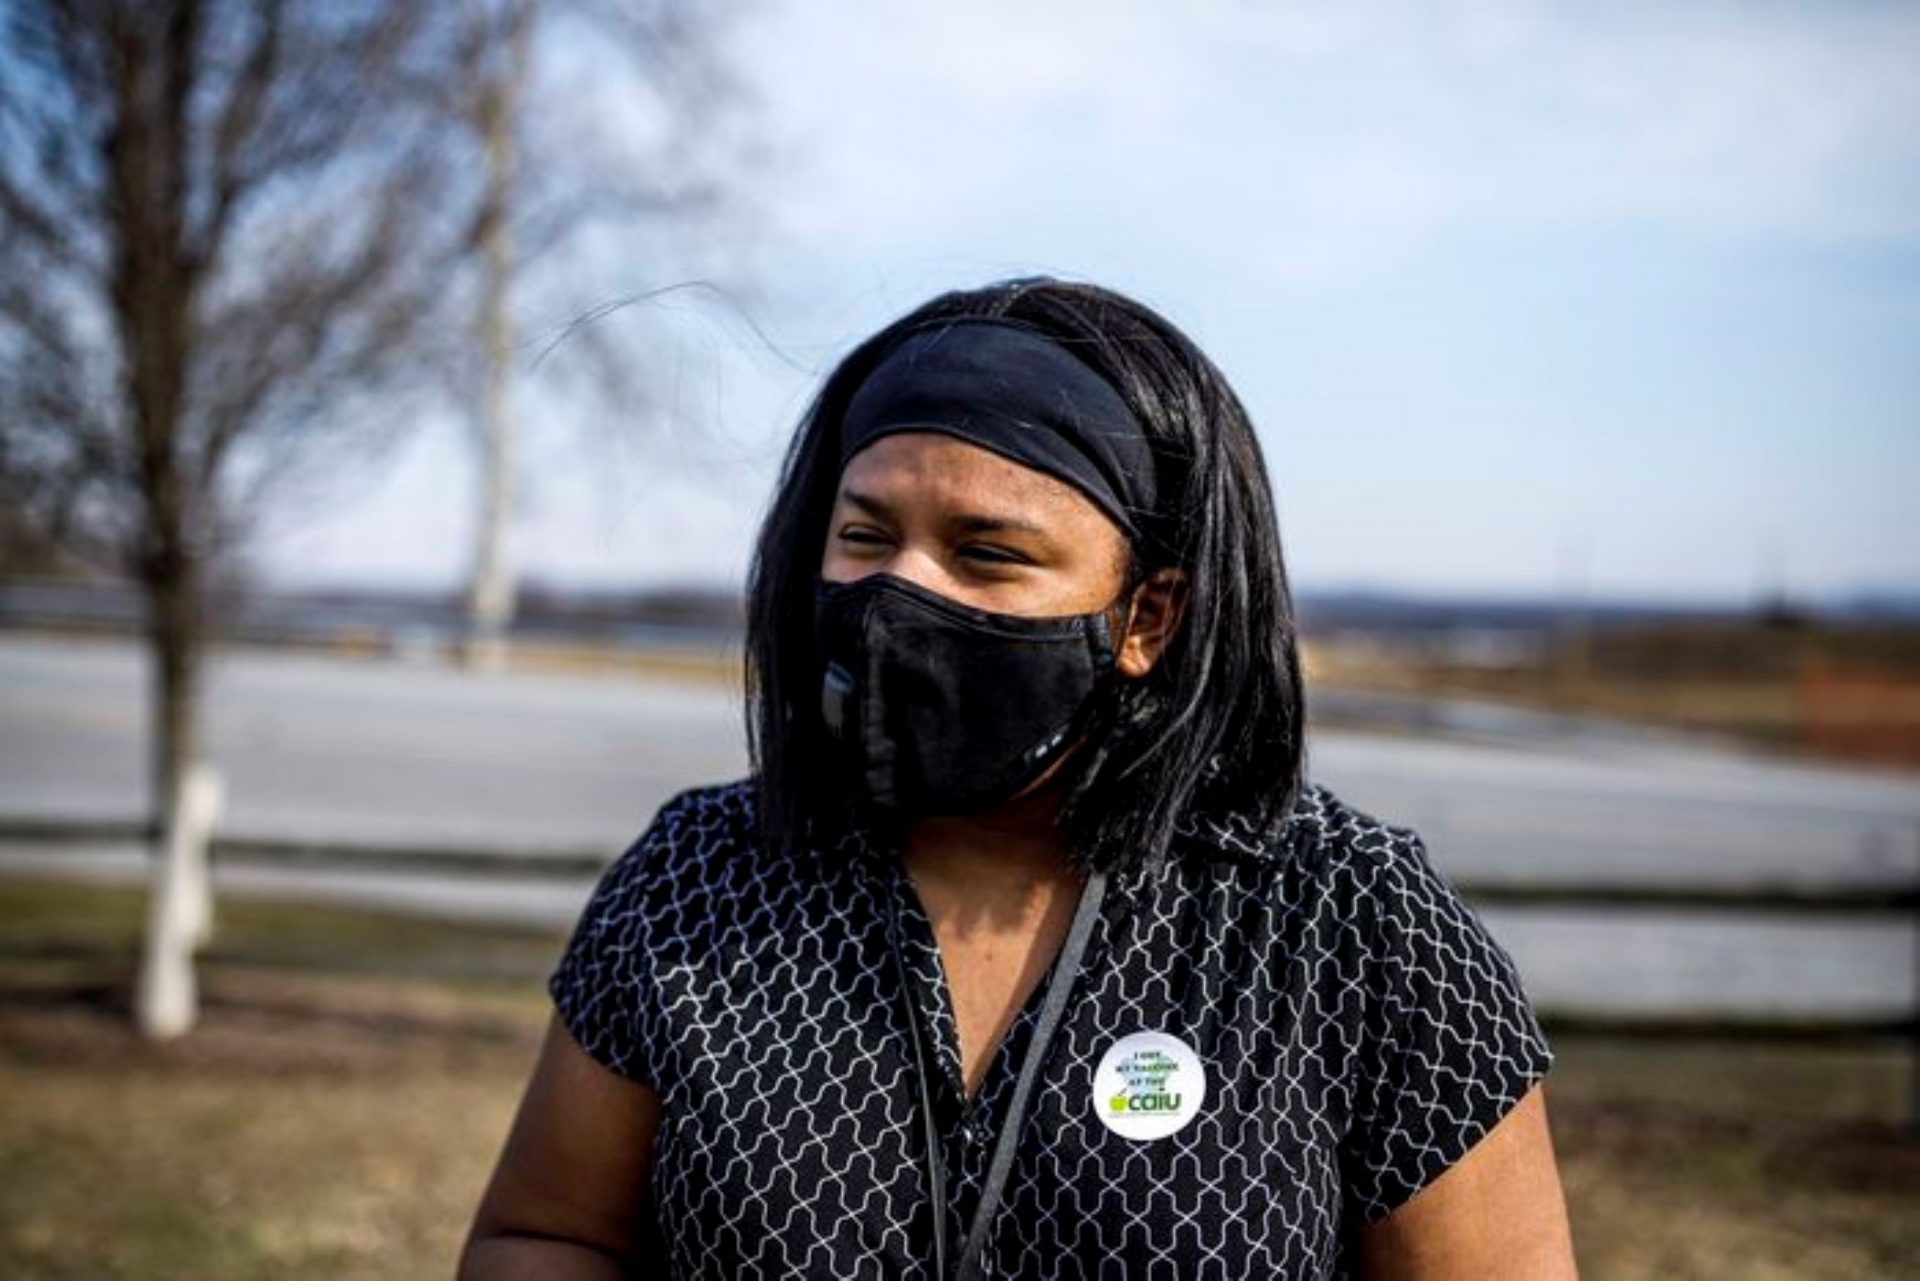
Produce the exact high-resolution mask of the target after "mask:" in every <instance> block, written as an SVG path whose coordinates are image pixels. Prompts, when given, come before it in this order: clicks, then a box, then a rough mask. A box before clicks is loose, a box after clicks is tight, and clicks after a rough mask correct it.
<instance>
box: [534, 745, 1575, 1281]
mask: <svg viewBox="0 0 1920 1281" xmlns="http://www.w3.org/2000/svg"><path fill="white" fill-rule="evenodd" d="M752 789H753V783H752V781H751V780H742V781H740V782H735V783H731V784H727V785H724V786H716V787H705V788H696V789H693V790H691V791H688V792H684V793H682V794H681V795H679V796H677V797H675V798H674V799H673V800H671V801H669V802H668V803H667V804H666V805H665V806H663V807H662V808H661V810H660V812H659V814H658V815H657V817H656V818H655V819H654V821H653V823H652V824H651V826H649V827H648V828H647V830H646V831H645V833H644V834H642V835H641V837H640V838H639V840H637V841H636V842H635V843H634V845H633V846H632V848H630V849H629V850H627V851H626V853H625V854H624V855H622V856H621V858H620V859H619V860H618V861H617V862H616V863H614V864H613V865H612V866H611V867H610V868H609V869H608V871H607V872H606V874H605V876H604V877H603V878H602V880H601V881H600V884H599V886H598V888H597V889H596V890H595V892H594V894H593V897H592V899H591V901H590V902H589V903H588V904H587V906H586V909H585V911H584V912H583V913H582V915H581V918H580V922H579V925H578V927H577V928H576V929H575V931H574V934H573V938H572V941H571V942H570V943H569V945H568V947H567V949H566V952H565V954H564V956H563V957H562V959H561V961H560V963H559V965H558V967H557V968H556V970H555V971H554V973H553V975H552V977H551V979H550V980H549V983H548V987H549V991H550V992H551V994H552V997H553V1000H554V1003H555V1006H556V1008H557V1010H558V1012H559V1015H560V1017H561V1019H562V1021H563V1022H564V1023H565V1025H566V1026H567V1028H568V1029H569V1030H570V1031H571V1032H572V1034H573V1036H574V1038H575V1039H576V1040H577V1041H578V1042H579V1043H580V1045H581V1046H582V1047H583V1048H584V1049H585V1050H586V1051H587V1053H589V1054H590V1055H592V1056H593V1057H594V1058H595V1059H596V1060H598V1061H599V1062H601V1063H603V1064H605V1065H606V1066H607V1067H609V1068H611V1069H612V1070H614V1071H615V1072H619V1073H622V1074H624V1075H627V1076H630V1077H633V1078H635V1079H637V1080H639V1081H642V1082H644V1083H646V1084H647V1085H649V1086H650V1087H652V1088H653V1090H654V1091H655V1092H657V1094H658V1095H659V1097H660V1100H661V1120H660V1127H659V1131H658V1134H657V1137H656V1140H655V1150H654V1163H653V1183H652V1189H653V1200H654V1204H655V1207H656V1209H657V1217H658V1223H657V1227H658V1232H659V1243H660V1245H659V1248H660V1249H661V1250H662V1251H663V1252H664V1254H665V1256H666V1258H665V1264H667V1265H670V1268H669V1267H667V1266H663V1267H661V1268H660V1269H659V1271H660V1272H662V1273H665V1272H668V1271H670V1272H671V1274H672V1275H675V1276H682V1277H713V1278H735V1277H751V1276H808V1277H875V1276H902V1277H928V1276H931V1275H932V1271H933V1268H932V1246H931V1240H932V1232H931V1224H932V1219H931V1217H930V1216H931V1215H932V1213H933V1208H932V1206H931V1204H930V1203H929V1193H928V1186H927V1176H926V1174H925V1170H924V1165H923V1162H924V1158H925V1152H924V1147H925V1139H924V1129H923V1122H922V1113H921V1104H920V1099H921V1094H920V1089H919V1084H918V1078H917V1075H916V1068H915V1052H914V1043H913V1040H912V1034H911V1031H910V1028H911V1025H910V1024H909V1023H908V1022H907V1021H906V1013H905V1010H906V1006H907V1004H908V1003H907V1002H903V1001H902V1000H900V999H899V997H900V993H899V987H900V984H901V981H902V979H901V975H902V970H901V969H900V968H899V967H898V966H897V965H896V964H895V963H894V960H893V953H892V951H891V950H890V943H889V933H888V930H889V922H890V921H892V922H897V928H899V929H901V930H902V931H903V934H902V937H903V938H904V939H905V951H906V954H907V957H908V965H907V967H906V970H905V971H904V972H905V974H906V975H907V976H908V977H907V979H906V982H907V983H908V984H909V985H910V987H911V988H912V989H913V992H912V996H913V1001H912V1005H913V1007H914V1008H917V1009H918V1010H919V1012H920V1014H921V1017H922V1018H923V1019H924V1020H925V1022H924V1027H925V1036H926V1038H927V1042H926V1043H927V1044H929V1045H930V1046H931V1047H933V1057H934V1058H935V1059H936V1060H937V1062H936V1063H935V1065H934V1068H933V1071H934V1074H935V1075H936V1076H937V1077H938V1078H939V1079H938V1080H937V1082H936V1083H935V1092H934V1103H935V1115H936V1117H937V1119H938V1121H939V1123H940V1130H941V1133H942V1136H943V1142H944V1146H945V1158H946V1168H947V1189H948V1201H949V1204H948V1205H947V1206H946V1213H947V1214H948V1215H949V1220H948V1223H949V1227H948V1235H949V1240H952V1241H957V1240H959V1239H961V1237H962V1235H963V1234H964V1232H965V1227H966V1224H967V1222H968V1220H969V1219H970V1217H971V1215H972V1212H973V1208H974V1206H975V1204H976V1203H977V1201H978V1199H979V1195H980V1187H981V1183H982V1178H983V1174H984V1167H985V1166H986V1163H987V1158H988V1155H989V1152H990V1149H991V1147H992V1142H993V1137H994V1135H995V1133H996V1124H997V1120H998V1118H999V1117H1000V1116H1002V1115H1004V1113H1005V1110H1006V1108H1007V1104H1008V1099H1009V1095H1010V1093H1011V1092H1012V1089H1013V1084H1014V1081H1015V1078H1016V1076H1017V1073H1018V1071H1019V1065H1020V1063H1021V1060H1022V1056H1023V1054H1024V1053H1025V1050H1026V1045H1027V1042H1028V1040H1029V1039H1030V1037H1031V1034H1032V1029H1033V1023H1034V1016H1035V1014H1036V1012H1037V1010H1038V1008H1039V1005H1040V1002H1041V999H1042V995H1043V994H1044V992H1045V990H1046V988H1047V985H1048V982H1049V981H1050V978H1051V976H1049V977H1048V979H1043V980H1042V982H1041V983H1040V984H1039V986H1038V987H1037V988H1036V990H1035V993H1034V996H1033V998H1032V999H1031V1000H1029V1001H1028V1003H1027V1005H1026V1007H1025V1008H1024V1009H1023V1010H1022V1012H1021V1013H1020V1014H1019V1015H1018V1016H1017V1017H1016V1018H1015V1020H1014V1023H1013V1025H1012V1027H1011V1029H1010V1030H1009V1032H1008V1033H1007V1036H1006V1038H1005V1039H1004V1041H1003V1043H1002V1044H1001V1046H1000V1048H999V1049H998V1051H997V1052H996V1053H995V1055H994V1057H993V1059H992V1060H991V1062H990V1064H989V1067H988V1074H987V1077H986V1079H985V1081H984V1082H983V1084H982V1085H981V1087H980V1089H979V1091H978V1093H977V1095H976V1096H975V1098H974V1099H972V1100H971V1101H968V1100H967V1099H966V1097H965V1094H964V1091H963V1089H962V1086H961V1076H960V1056H959V1049H958V1038H957V1036H956V1033H955V1027H954V1021H953V1014H952V1006H951V1004H950V1002H949V999H948V995H947V990H946V985H945V980H944V978H943V976H942V973H941V970H940V964H939V954H938V951H937V949H936V947H935V945H934V941H933V933H932V929H931V926H930V924H929V922H928V920H927V917H926V915H925V913H924V911H923V910H922V909H921V907H920V905H919V902H918V900H917V899H916V898H915V896H914V894H913V893H912V890H911V886H910V885H909V883H908V882H907V880H906V878H905V875H904V873H903V872H902V871H901V869H900V867H899V863H898V860H897V859H893V858H884V857H879V856H878V855H877V854H876V851H875V849H874V848H873V847H872V846H871V845H869V844H868V843H867V841H866V840H865V839H863V838H862V837H861V836H860V834H859V833H857V832H852V831H849V832H846V833H843V834H841V835H840V837H839V838H838V839H837V840H835V841H834V842H832V843H831V845H830V847H829V846H828V843H826V842H814V843H812V844H811V845H810V846H809V847H806V848H801V849H798V850H794V851H791V852H789V853H787V854H785V855H776V854H774V853H773V852H771V851H769V850H768V849H766V848H765V847H764V845H763V843H762V842H761V841H759V840H757V839H756V835H755V832H756V824H755V820H754V806H753V800H754V796H753V790H752ZM1250 830H1251V829H1250V828H1249V827H1248V826H1247V825H1246V824H1245V823H1244V822H1239V821H1237V820H1236V818H1235V816H1234V815H1231V814H1209V815H1196V816H1194V817H1192V818H1190V819H1189V821H1188V823H1187V824H1186V825H1185V829H1184V831H1183V834H1182V836H1181V839H1180V840H1179V841H1178V842H1177V843H1176V846H1175V848H1174V852H1173V855H1172V856H1171V857H1170V858H1169V859H1168V860H1167V862H1166V863H1165V865H1164V866H1162V867H1161V868H1160V869H1159V870H1158V871H1157V872H1156V871H1150V870H1141V871H1138V872H1123V873H1117V874H1116V875H1115V877H1114V879H1113V882H1112V884H1111V887H1110V889H1109V891H1108V894H1107V896H1106V900H1105V903H1104V905H1103V908H1102V911H1101V915H1100V918H1099V921H1098V923H1097V925H1096V927H1095V929H1094V932H1093V935H1092V938H1091V941H1090V945H1089V948H1088V951H1087V953H1086V956H1085V960H1084V964H1083V967H1082V969H1081V971H1080V976H1079V979H1078V982H1077V984H1076V986H1075V988H1074V990H1073V995H1072V1000H1071V1003H1070V1004H1069V1005H1068V1006H1067V1007H1066V1012H1065V1017H1064V1020H1063V1022H1062V1023H1061V1025H1060V1028H1059V1031H1058V1033H1057V1035H1056V1036H1055V1038H1054V1040H1053V1042H1052V1045H1051V1046H1050V1047H1049V1053H1048V1055H1047V1058H1046V1061H1045V1064H1044V1066H1043V1069H1042V1072H1041V1076H1040V1079H1039V1086H1038V1089H1037V1090H1036V1092H1035V1093H1034V1095H1033V1098H1032V1103H1031V1107H1030V1110H1029V1112H1028V1117H1027V1122H1026V1125H1025V1127H1024V1128H1023V1129H1022V1131H1021V1139H1020V1143H1019V1147H1018V1149H1017V1155H1016V1158H1015V1161H1014V1165H1013V1168H1012V1173H1011V1176H1010V1177H1009V1180H1008V1182H1007V1185H1006V1188H1005V1195H1004V1199H1003V1201H1002V1202H1001V1205H1000V1208H999V1210H998V1212H997V1213H996V1214H995V1215H994V1217H993V1221H992V1227H991V1231H990V1234H989V1236H988V1238H987V1247H986V1251H985V1255H984V1258H985V1262H986V1273H987V1275H989V1276H995V1277H1083V1276H1084V1277H1115V1278H1118V1277H1166V1278H1180V1279H1181V1281H1188V1279H1189V1278H1200V1277H1251V1276H1260V1277H1286V1278H1296V1277H1298V1278H1308V1277H1311V1278H1344V1277H1350V1276H1353V1275H1356V1273H1357V1265H1356V1261H1355V1258H1354V1255H1353V1251H1352V1239H1353V1238H1352V1229H1353V1228H1354V1227H1355V1225H1357V1224H1360V1223H1365V1222H1370V1221H1372V1220H1375V1219H1378V1218H1379V1217H1381V1216H1383V1215H1384V1214H1386V1213H1387V1212H1388V1211H1389V1210H1391V1209H1393V1208H1394V1207H1395V1206H1397V1205H1399V1204H1400V1203H1401V1202H1403V1201H1405V1200H1407V1199H1408V1198H1409V1197H1411V1196H1412V1195H1413V1194H1414V1193H1415V1192H1416V1191H1418V1190H1419V1189H1420V1188H1421V1187H1423V1186H1425V1185H1426V1184H1427V1183H1428V1182H1429V1181H1431V1180H1432V1179H1433V1178H1434V1177H1435V1176H1436V1175H1438V1174H1439V1173H1440V1172H1441V1171H1442V1170H1444V1169H1446V1168H1447V1167H1448V1166H1449V1165H1451V1164H1452V1163H1453V1162H1454V1161H1456V1160H1457V1159H1458V1158H1459V1157H1460V1156H1461V1155H1462V1154H1463V1153H1465V1152H1466V1150H1467V1149H1468V1148H1470V1147H1471V1146H1472V1145H1473V1144H1474V1143H1475V1142H1476V1141H1477V1140H1478V1139H1479V1138H1480V1137H1481V1136H1482V1135H1483V1134H1485V1133H1486V1132H1487V1130H1489V1129H1490V1128H1492V1126H1493V1124H1494V1123H1495V1122H1496V1121H1497V1120H1499V1119H1500V1117H1501V1116H1503V1115H1504V1114H1505V1113H1506V1111H1507V1110H1508V1109H1509V1108H1510V1107H1511V1106H1512V1105H1513V1103H1514V1102H1515V1101H1516V1100H1517V1099H1518V1098H1519V1097H1520V1096H1521V1095H1522V1094H1524V1093H1525V1092H1526V1090H1527V1089H1528V1087H1529V1086H1530V1085H1532V1083H1533V1082H1534V1081H1536V1080H1538V1079H1539V1078H1541V1077H1543V1076H1544V1075H1546V1073H1547V1071H1548V1069H1549V1067H1550V1066H1551V1065H1552V1062H1553V1052H1552V1051H1551V1050H1550V1049H1549V1047H1548V1044H1547V1041H1546V1038H1545V1036H1544V1035H1543V1033H1542V1032H1541V1030H1540V1026H1539V1024H1538V1022H1537V1021H1536V1019H1535V1017H1534V1013H1533V1011H1532V1009H1531V1007H1530V1005H1529V1002H1528V999H1527V997H1526V995H1525V993H1524V991H1523V989H1522V987H1521V982H1520V977H1519V974H1518V971H1517V969H1516V967H1515V965H1514V962H1513V959H1512V957H1511V956H1510V955H1509V954H1508V953H1507V952H1506V950H1505V949H1504V948H1503V947H1502V946H1501V945H1500V944H1499V943H1498V942H1496V941H1495V940H1494V939H1493V938H1492V937H1491V935H1490V934H1489V933H1488V932H1487V930H1486V928H1485V926H1484V924H1483V923H1482V922H1481V920H1480V918H1479V917H1478V916H1477V915H1476V914H1475V913H1474V911H1473V910H1472V909H1471V908H1469V907H1468V906H1467V905H1466V904H1465V902H1463V901H1462V899H1461V898H1460V897H1459V895H1458V893H1457V892H1456V890H1455V889H1454V888H1453V886H1452V884H1451V883H1450V882H1449V881H1448V880H1447V879H1446V878H1445V877H1444V876H1443V875H1442V874H1441V873H1440V872H1439V871H1437V870H1436V869H1435V868H1434V866H1433V865H1432V864H1431V863H1430V862H1429V860H1428V857H1427V853H1426V850H1425V848H1424V846H1423V845H1422V844H1421V842H1420V839H1419V837H1418V836H1417V835H1416V834H1415V833H1414V832H1413V831H1411V830H1410V829H1407V828H1403V827H1395V826H1390V825H1387V824H1385V823H1382V822H1380V821H1378V820H1377V819H1374V818H1372V817H1370V816H1368V815H1366V814H1364V813H1362V812H1360V811H1358V810H1356V809H1353V808H1351V807H1350V806H1348V805H1346V804H1344V803H1343V802H1341V801H1340V800H1339V799H1338V798H1337V797H1336V796H1334V795H1333V793H1331V792H1330V791H1328V790H1327V789H1326V788H1324V787H1320V786H1318V785H1309V786H1308V787H1307V788H1305V789H1304V791H1303V792H1302V795H1301V800H1300V803H1299V805H1298V807H1297V808H1296V810H1295V812H1294V814H1293V816H1292V819H1291V821H1290V823H1289V824H1288V826H1287V828H1286V831H1285V834H1284V837H1283V838H1282V839H1281V840H1280V841H1279V842H1277V843H1274V844H1272V845H1271V846H1270V847H1264V848H1263V847H1262V846H1261V845H1260V844H1259V843H1257V842H1255V841H1253V840H1251V839H1249V832H1250ZM896 913H897V915H895V914H896ZM1140 1032H1163V1033H1168V1034H1171V1035H1172V1036H1174V1037H1177V1038H1178V1039H1179V1040H1180V1041H1181V1042H1182V1043H1184V1045H1185V1046H1186V1047H1188V1048H1189V1049H1190V1050H1191V1051H1192V1052H1193V1053H1194V1054H1195V1055H1196V1056H1197V1058H1198V1060H1199V1063H1200V1066H1201V1070H1202V1071H1203V1072H1204V1074H1205V1095H1204V1101H1203V1102H1202V1103H1201V1105H1200V1107H1199V1109H1198V1111H1197V1113H1195V1114H1194V1115H1193V1116H1192V1118H1191V1120H1190V1121H1189V1122H1188V1123H1187V1124H1186V1125H1185V1126H1184V1128H1181V1129H1179V1130H1178V1131H1177V1132H1175V1133H1172V1134H1170V1135H1168V1136H1166V1137H1161V1138H1156V1139H1150V1140H1143V1139H1141V1138H1138V1137H1129V1136H1128V1135H1125V1134H1122V1133H1116V1132H1115V1131H1114V1129H1113V1128H1111V1127H1110V1126H1109V1125H1108V1124H1106V1123H1105V1122H1104V1121H1103V1119H1102V1118H1101V1116H1100V1115H1099V1110H1100V1109H1101V1108H1103V1107H1106V1106H1108V1105H1109V1104H1108V1103H1107V1102H1105V1101H1103V1100H1102V1099H1099V1098H1095V1097H1094V1094H1095V1091H1094V1085H1093V1081H1094V1076H1095V1069H1096V1065H1098V1064H1099V1063H1100V1061H1101V1059H1102V1057H1103V1055H1104V1054H1105V1053H1106V1051H1107V1050H1108V1049H1109V1048H1111V1047H1112V1046H1113V1045H1114V1043H1115V1042H1116V1041H1117V1040H1119V1039H1120V1038H1122V1037H1125V1036H1128V1035H1130V1034H1134V1033H1140ZM1111 1106H1114V1107H1116V1108H1118V1107H1120V1106H1121V1103H1120V1102H1119V1101H1118V1100H1115V1101H1113V1102H1112V1104H1111Z"/></svg>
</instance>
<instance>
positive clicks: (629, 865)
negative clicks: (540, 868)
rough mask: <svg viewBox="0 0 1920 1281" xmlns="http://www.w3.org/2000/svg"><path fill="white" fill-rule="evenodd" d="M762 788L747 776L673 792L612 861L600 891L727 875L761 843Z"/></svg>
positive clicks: (681, 882) (683, 884)
mask: <svg viewBox="0 0 1920 1281" xmlns="http://www.w3.org/2000/svg"><path fill="white" fill-rule="evenodd" d="M758 800H759V798H758V788H757V786H756V784H755V781H754V780H753V779H752V778H751V777H749V778H738V779H733V780H731V781H727V782H719V783H707V784H701V785H699V786H696V787H689V788H685V789H683V790H682V791H679V792H676V793H674V794H673V795H671V796H669V797H668V798H667V799H666V800H665V801H664V802H662V803H661V805H660V807H659V808H658V809H657V810H655V811H654V813H653V816H652V818H650V819H649V820H648V821H647V823H646V825H645V826H644V827H643V828H642V829H641V831H640V834H639V835H638V836H636V837H634V839H633V840H632V841H631V842H629V843H628V845H627V847H626V849H625V850H624V851H623V852H622V853H621V854H620V855H619V856H618V857H617V858H615V859H614V860H613V862H612V863H611V864H609V865H608V867H607V869H606V871H605V872H604V873H603V874H602V877H601V887H602V894H603V895H604V894H606V893H608V892H614V891H619V890H625V889H633V888H638V887H640V886H642V885H653V886H656V887H657V886H660V885H662V884H663V883H672V884H679V885H682V886H685V885H688V884H691V883H696V882H700V881H704V880H709V879H712V878H714V877H716V876H723V875H724V873H725V869H726V868H727V867H729V866H732V865H734V864H735V863H737V861H738V860H739V859H741V858H749V857H752V856H753V854H754V853H755V851H756V850H757V849H758V847H759V840H758V835H759V810H758Z"/></svg>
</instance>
